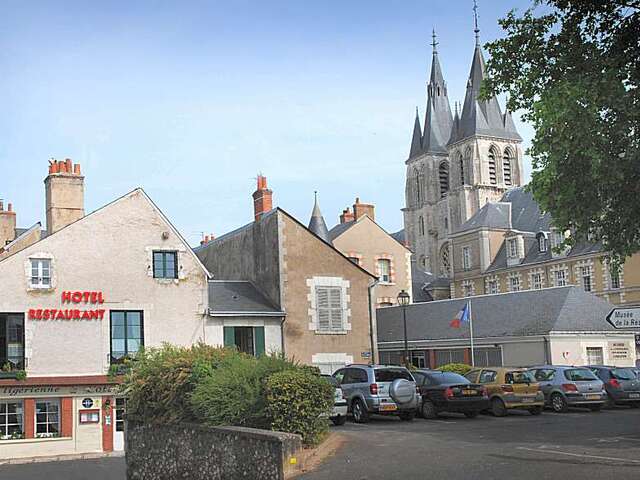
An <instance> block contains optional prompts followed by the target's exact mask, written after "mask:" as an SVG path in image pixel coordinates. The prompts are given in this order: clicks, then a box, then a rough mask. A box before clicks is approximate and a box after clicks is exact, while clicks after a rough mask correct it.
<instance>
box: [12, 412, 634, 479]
mask: <svg viewBox="0 0 640 480" xmlns="http://www.w3.org/2000/svg"><path fill="white" fill-rule="evenodd" d="M332 431H334V432H339V433H340V434H341V435H343V437H344V444H343V446H342V448H341V449H339V450H338V451H337V452H336V453H335V455H333V456H331V457H330V458H328V459H327V460H326V461H325V462H323V463H322V464H321V465H320V466H319V467H318V468H317V469H316V470H315V471H313V472H310V473H307V474H305V475H302V476H301V477H298V478H300V479H303V480H325V479H326V480H329V479H330V480H337V479H356V480H373V479H391V478H407V479H409V478H433V479H447V480H455V479H461V480H462V479H464V480H474V479H493V478H518V479H522V480H529V479H545V480H546V479H562V480H568V479H573V478H588V479H589V480H597V479H612V478H615V479H633V478H640V409H630V408H623V407H621V408H616V409H614V410H604V411H602V412H601V413H591V412H588V411H580V410H575V411H571V412H569V413H566V414H553V413H551V412H548V411H547V412H545V413H544V414H543V415H542V416H539V417H531V416H530V415H529V414H528V413H518V412H516V413H511V414H509V416H508V417H505V418H493V417H491V416H485V415H481V416H479V417H478V418H475V419H467V418H464V417H462V416H457V415H450V416H446V415H443V416H442V417H441V418H439V419H437V420H428V421H427V420H422V419H420V418H418V419H415V420H414V421H413V422H401V421H400V420H398V419H396V418H386V417H377V418H375V419H374V420H373V421H372V422H371V423H369V424H366V425H359V424H354V423H352V422H348V423H347V424H346V425H344V426H343V427H336V428H333V429H332ZM124 472H125V468H124V458H109V459H102V460H87V461H69V462H55V463H39V464H27V465H7V466H0V479H1V480H31V479H35V478H47V480H85V479H91V480H124V478H125V473H124Z"/></svg>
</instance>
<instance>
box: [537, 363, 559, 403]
mask: <svg viewBox="0 0 640 480" xmlns="http://www.w3.org/2000/svg"><path fill="white" fill-rule="evenodd" d="M532 373H533V376H534V378H535V379H536V381H537V382H538V384H539V385H540V390H542V393H544V398H545V400H547V401H549V395H551V390H552V389H553V382H554V380H555V376H556V371H555V370H554V369H552V368H540V369H538V370H532Z"/></svg>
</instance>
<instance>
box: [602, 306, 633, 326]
mask: <svg viewBox="0 0 640 480" xmlns="http://www.w3.org/2000/svg"><path fill="white" fill-rule="evenodd" d="M607 322H609V323H610V324H611V325H612V326H613V328H620V329H624V328H634V329H640V308H639V307H629V308H614V309H613V310H611V312H610V313H609V315H607Z"/></svg>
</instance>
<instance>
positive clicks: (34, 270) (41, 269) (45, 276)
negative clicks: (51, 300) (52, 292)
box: [31, 258, 51, 288]
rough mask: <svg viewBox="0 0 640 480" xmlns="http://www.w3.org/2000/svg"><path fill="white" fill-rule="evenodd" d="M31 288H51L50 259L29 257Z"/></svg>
mask: <svg viewBox="0 0 640 480" xmlns="http://www.w3.org/2000/svg"><path fill="white" fill-rule="evenodd" d="M31 288H51V260H50V259H48V258H32V259H31Z"/></svg>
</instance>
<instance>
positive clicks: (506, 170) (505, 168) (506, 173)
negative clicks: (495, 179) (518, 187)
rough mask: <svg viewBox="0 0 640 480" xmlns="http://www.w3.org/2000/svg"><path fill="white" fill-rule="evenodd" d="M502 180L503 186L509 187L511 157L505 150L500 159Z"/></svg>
mask: <svg viewBox="0 0 640 480" xmlns="http://www.w3.org/2000/svg"><path fill="white" fill-rule="evenodd" d="M502 178H504V184H505V185H511V155H510V153H509V150H505V151H504V156H503V157H502Z"/></svg>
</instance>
